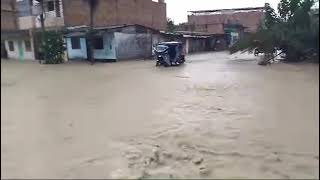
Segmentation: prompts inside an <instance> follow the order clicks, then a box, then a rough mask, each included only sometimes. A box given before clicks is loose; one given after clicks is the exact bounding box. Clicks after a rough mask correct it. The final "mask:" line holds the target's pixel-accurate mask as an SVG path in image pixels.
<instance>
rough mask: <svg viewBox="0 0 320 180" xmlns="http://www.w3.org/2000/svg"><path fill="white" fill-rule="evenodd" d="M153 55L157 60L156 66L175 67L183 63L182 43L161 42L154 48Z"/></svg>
mask: <svg viewBox="0 0 320 180" xmlns="http://www.w3.org/2000/svg"><path fill="white" fill-rule="evenodd" d="M154 55H155V57H156V59H157V63H156V66H161V65H163V66H165V67H168V66H177V65H180V64H183V63H184V62H185V55H184V48H183V43H181V42H162V43H158V44H156V45H155V47H154Z"/></svg>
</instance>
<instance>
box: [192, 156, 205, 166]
mask: <svg viewBox="0 0 320 180" xmlns="http://www.w3.org/2000/svg"><path fill="white" fill-rule="evenodd" d="M192 162H193V163H194V164H196V165H199V164H201V163H202V162H203V158H202V157H196V158H195V159H193V161H192Z"/></svg>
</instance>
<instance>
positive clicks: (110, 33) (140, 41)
mask: <svg viewBox="0 0 320 180" xmlns="http://www.w3.org/2000/svg"><path fill="white" fill-rule="evenodd" d="M68 29H69V32H68V33H66V35H65V38H66V42H67V54H68V59H69V60H78V59H87V58H88V46H87V32H88V27H87V26H82V27H75V28H72V27H71V28H68ZM93 30H94V35H93V36H94V38H93V39H94V40H93V47H94V50H93V57H94V58H95V59H96V60H97V61H104V62H105V61H118V60H123V59H135V58H149V57H151V53H152V43H153V42H154V41H153V39H152V38H153V37H154V34H157V33H158V32H159V31H158V30H155V29H152V28H149V27H145V26H141V25H117V26H108V27H99V28H98V27H96V28H94V29H93Z"/></svg>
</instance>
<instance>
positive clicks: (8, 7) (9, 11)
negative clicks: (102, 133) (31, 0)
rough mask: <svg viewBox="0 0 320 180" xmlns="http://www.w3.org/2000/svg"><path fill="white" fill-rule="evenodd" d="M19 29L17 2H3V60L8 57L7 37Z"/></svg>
mask: <svg viewBox="0 0 320 180" xmlns="http://www.w3.org/2000/svg"><path fill="white" fill-rule="evenodd" d="M17 29H18V25H17V16H16V3H15V0H2V1H1V58H7V57H8V51H7V50H6V46H5V40H6V38H5V35H6V33H8V32H11V31H16V30H17Z"/></svg>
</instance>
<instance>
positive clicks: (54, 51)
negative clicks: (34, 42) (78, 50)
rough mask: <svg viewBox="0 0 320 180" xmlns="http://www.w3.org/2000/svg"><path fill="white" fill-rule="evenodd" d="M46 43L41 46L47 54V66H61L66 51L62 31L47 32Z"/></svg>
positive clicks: (45, 35) (45, 34)
mask: <svg viewBox="0 0 320 180" xmlns="http://www.w3.org/2000/svg"><path fill="white" fill-rule="evenodd" d="M43 41H44V43H43V44H42V46H41V49H42V51H43V52H44V53H45V54H46V59H45V63H46V64H60V63H62V62H63V55H64V51H65V47H64V42H63V33H62V32H60V31H46V32H45V33H44V40H43Z"/></svg>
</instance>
